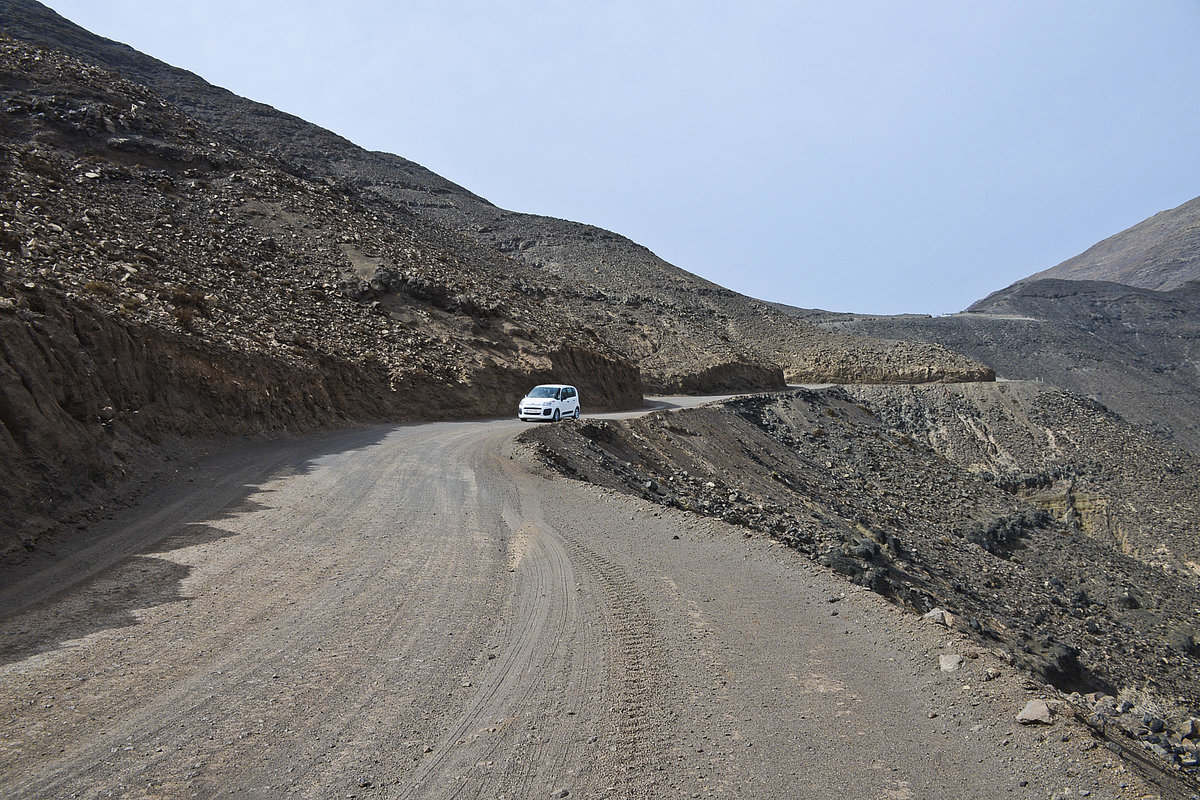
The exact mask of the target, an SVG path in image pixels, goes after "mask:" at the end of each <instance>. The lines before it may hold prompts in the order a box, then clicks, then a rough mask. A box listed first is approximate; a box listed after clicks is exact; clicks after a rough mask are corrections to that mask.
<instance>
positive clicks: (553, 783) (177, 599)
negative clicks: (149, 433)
mask: <svg viewBox="0 0 1200 800" xmlns="http://www.w3.org/2000/svg"><path fill="white" fill-rule="evenodd" d="M521 427H522V426H521V425H520V424H519V423H514V422H509V421H500V422H479V423H435V424H428V425H416V426H404V427H387V428H372V429H360V430H355V431H348V432H343V433H337V434H329V435H324V436H321V437H317V438H310V439H302V440H289V441H284V442H275V443H269V444H262V443H259V444H253V445H247V446H245V447H243V448H240V449H235V450H228V451H225V452H224V453H222V454H220V455H216V456H213V457H211V458H209V459H207V460H206V461H203V462H201V463H199V464H198V465H197V466H196V467H195V469H194V470H192V471H191V472H190V473H189V474H185V475H182V476H181V480H180V481H179V482H177V483H175V484H172V485H170V486H165V487H163V489H162V490H161V491H160V492H158V493H157V494H156V495H155V496H154V497H152V498H150V499H149V500H148V501H147V502H146V503H145V504H143V505H142V506H141V507H139V508H137V509H134V510H132V511H130V512H128V513H125V514H123V515H122V516H121V517H120V518H118V519H114V520H112V521H110V522H109V523H106V524H104V525H102V526H98V527H97V528H96V529H94V530H92V531H90V532H89V535H90V537H91V542H92V544H91V546H90V549H82V550H79V551H78V552H75V553H74V554H71V555H67V556H66V557H65V558H64V559H63V560H62V561H61V562H59V564H58V566H57V567H55V568H51V569H45V570H42V571H40V572H38V573H36V574H33V575H26V576H24V577H23V578H21V577H20V576H9V577H8V578H7V579H6V580H5V582H4V584H3V589H0V615H2V621H0V630H2V631H3V646H2V649H0V661H2V667H0V670H2V672H0V674H2V676H3V677H2V680H0V686H2V687H3V690H2V691H3V694H2V695H0V795H3V796H5V797H14V798H18V797H30V798H32V797H72V796H78V797H215V796H218V795H220V796H237V797H272V798H273V797H282V796H296V797H314V798H315V797H320V798H326V797H351V796H355V797H361V798H369V797H381V798H384V797H385V798H407V797H413V798H417V797H496V798H499V797H509V798H524V797H532V798H536V797H550V796H559V797H565V796H568V795H567V794H566V793H568V792H569V796H572V797H755V798H773V797H774V798H785V797H788V798H790V797H797V796H812V797H895V798H905V797H911V798H939V797H945V798H970V797H980V798H983V797H988V798H992V797H995V796H997V795H1004V796H1012V797H1030V798H1048V797H1052V796H1055V795H1056V794H1057V796H1059V797H1067V796H1091V797H1100V798H1118V797H1141V796H1144V795H1146V794H1148V793H1149V792H1150V790H1149V789H1148V788H1147V786H1146V785H1144V784H1142V783H1141V782H1140V779H1138V778H1137V777H1136V776H1135V775H1133V774H1132V773H1131V772H1128V771H1127V769H1126V767H1125V766H1124V765H1123V764H1122V763H1121V762H1120V760H1119V759H1117V758H1116V757H1115V756H1114V755H1113V754H1112V753H1111V752H1109V751H1108V750H1106V749H1105V748H1104V747H1097V746H1095V744H1094V743H1093V742H1092V740H1091V739H1090V737H1089V735H1088V734H1087V733H1086V731H1085V730H1084V729H1083V728H1081V727H1077V726H1076V725H1075V724H1074V723H1073V722H1071V721H1069V720H1067V719H1062V718H1060V719H1059V720H1057V721H1056V722H1055V724H1054V725H1053V726H1050V727H1023V726H1020V725H1018V724H1016V722H1015V721H1014V717H1015V715H1016V714H1017V712H1018V711H1020V710H1021V708H1022V707H1023V706H1024V704H1025V702H1026V701H1027V700H1028V699H1029V698H1031V697H1035V696H1045V697H1050V698H1052V697H1053V695H1052V693H1049V692H1046V690H1045V687H1038V686H1033V685H1031V684H1027V683H1026V681H1025V679H1024V678H1023V677H1022V676H1021V675H1019V674H1017V673H1016V672H1015V671H1013V670H1011V669H1010V668H1008V667H1007V666H1006V665H1005V664H1004V663H1003V662H1002V661H1001V660H1000V659H999V658H997V657H995V656H994V655H993V654H991V653H990V652H987V651H982V650H980V649H979V648H977V647H975V646H973V645H971V644H970V643H968V642H966V641H965V640H963V639H962V638H961V637H960V636H958V635H957V634H954V633H952V632H950V631H947V630H946V629H945V628H942V627H940V626H936V625H933V624H932V623H926V622H922V621H920V620H919V619H917V618H915V617H914V616H912V615H909V614H906V613H904V612H902V611H900V610H898V609H895V608H894V607H892V606H890V605H888V604H887V603H886V602H885V601H883V600H882V599H880V598H879V597H877V596H875V595H872V594H870V593H868V592H866V591H865V590H861V589H859V588H857V587H853V586H851V585H849V584H848V583H847V582H845V581H843V580H841V579H838V578H835V577H831V576H829V575H827V574H826V573H824V572H823V571H821V570H819V569H818V568H817V567H814V566H812V565H810V564H809V563H807V562H806V561H804V560H802V559H801V558H800V557H799V556H798V555H796V554H795V553H792V552H790V551H788V550H786V549H784V548H781V547H778V546H776V545H773V544H772V543H770V542H769V541H767V540H765V539H759V538H745V536H744V533H743V531H742V529H740V528H733V527H729V526H726V525H724V524H722V523H720V522H717V521H715V520H707V519H701V518H698V517H696V516H694V515H692V514H690V513H688V512H683V511H674V510H664V509H661V508H658V507H656V506H652V505H650V504H647V503H644V502H643V501H641V500H638V499H636V498H630V497H626V496H622V495H618V494H615V493H608V492H605V491H603V490H600V489H597V488H594V487H588V486H585V485H582V484H578V483H575V482H572V481H568V480H564V479H561V478H553V477H551V476H548V475H546V474H543V473H540V472H539V471H538V467H537V466H536V464H535V462H534V461H533V460H532V459H529V458H527V457H526V455H525V454H523V453H522V452H519V451H516V450H514V446H513V443H512V437H513V435H514V434H515V433H516V432H517V431H518V430H520V429H521ZM951 654H955V655H961V656H964V657H965V660H964V664H963V666H962V667H961V668H960V669H959V670H957V671H955V672H943V671H942V670H941V669H940V667H939V657H940V656H942V655H951ZM1085 793H1086V794H1085Z"/></svg>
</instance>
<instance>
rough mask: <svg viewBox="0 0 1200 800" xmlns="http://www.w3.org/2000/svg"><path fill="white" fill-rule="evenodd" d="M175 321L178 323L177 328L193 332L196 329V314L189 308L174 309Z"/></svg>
mask: <svg viewBox="0 0 1200 800" xmlns="http://www.w3.org/2000/svg"><path fill="white" fill-rule="evenodd" d="M172 313H173V314H174V315H175V321H176V322H177V323H179V327H181V328H183V329H184V330H185V331H190V330H193V329H194V328H195V327H196V313H195V312H194V311H192V310H191V309H190V308H176V309H175V310H174V311H173V312H172Z"/></svg>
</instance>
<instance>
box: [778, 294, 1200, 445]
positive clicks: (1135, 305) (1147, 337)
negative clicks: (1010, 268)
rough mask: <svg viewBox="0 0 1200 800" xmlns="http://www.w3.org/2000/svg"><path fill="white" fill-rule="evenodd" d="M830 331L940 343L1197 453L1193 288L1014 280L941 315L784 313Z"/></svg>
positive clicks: (1198, 346) (1199, 405)
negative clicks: (1087, 400) (1088, 400)
mask: <svg viewBox="0 0 1200 800" xmlns="http://www.w3.org/2000/svg"><path fill="white" fill-rule="evenodd" d="M793 313H796V314H801V315H803V316H804V317H805V318H806V319H808V320H809V321H812V322H815V323H816V324H819V325H821V326H822V327H825V328H827V329H829V330H838V331H853V332H858V333H863V334H869V335H875V336H895V337H909V338H914V339H921V340H924V341H930V342H941V343H942V344H945V345H947V346H951V347H954V348H956V349H957V350H960V351H961V352H963V353H967V354H969V355H971V356H972V357H974V358H977V359H979V360H980V361H983V362H984V363H987V364H989V365H991V366H992V367H994V368H995V369H996V371H997V373H999V375H1000V376H1001V377H1003V378H1011V379H1021V380H1035V381H1043V382H1045V383H1047V384H1050V385H1053V386H1057V387H1059V388H1061V389H1065V390H1067V391H1071V392H1075V393H1077V394H1081V395H1084V396H1087V397H1092V398H1095V399H1096V400H1099V401H1100V402H1102V403H1103V404H1105V405H1106V406H1108V407H1109V408H1111V409H1113V410H1114V411H1117V412H1119V413H1120V414H1121V415H1122V416H1124V417H1125V418H1127V419H1129V420H1130V421H1132V422H1137V423H1139V424H1141V425H1143V426H1145V427H1148V428H1151V429H1153V430H1156V431H1159V432H1161V433H1163V434H1164V435H1167V436H1170V437H1173V438H1174V439H1175V441H1177V442H1179V443H1180V444H1183V445H1185V446H1187V447H1190V448H1191V449H1192V450H1194V451H1197V452H1200V370H1198V367H1197V365H1198V364H1200V360H1198V359H1200V283H1197V282H1190V283H1185V284H1183V285H1182V286H1180V287H1179V288H1177V289H1172V290H1170V291H1154V290H1150V289H1139V288H1136V287H1131V286H1125V285H1122V284H1117V283H1110V282H1102V281H1066V280H1057V279H1044V280H1037V281H1029V282H1020V283H1016V284H1014V285H1012V286H1010V287H1009V288H1007V289H1004V290H1002V291H999V292H996V293H994V294H992V295H990V296H989V297H987V298H985V299H983V300H981V301H979V302H977V303H975V304H974V305H972V306H971V308H970V309H969V310H968V312H966V313H962V314H954V315H950V316H945V317H928V316H919V315H903V316H893V317H875V316H861V315H851V314H826V313H824V312H803V311H800V310H793Z"/></svg>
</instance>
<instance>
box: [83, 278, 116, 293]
mask: <svg viewBox="0 0 1200 800" xmlns="http://www.w3.org/2000/svg"><path fill="white" fill-rule="evenodd" d="M83 288H84V289H86V290H87V291H88V292H90V293H91V294H94V295H96V296H98V297H116V296H117V290H116V289H114V288H113V287H112V284H110V283H106V282H104V281H88V282H87V283H85V284H84V285H83Z"/></svg>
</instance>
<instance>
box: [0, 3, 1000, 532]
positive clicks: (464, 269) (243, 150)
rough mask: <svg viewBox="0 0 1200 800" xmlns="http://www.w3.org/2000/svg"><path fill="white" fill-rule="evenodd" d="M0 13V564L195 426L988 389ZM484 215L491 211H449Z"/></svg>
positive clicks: (65, 27)
mask: <svg viewBox="0 0 1200 800" xmlns="http://www.w3.org/2000/svg"><path fill="white" fill-rule="evenodd" d="M0 18H2V19H3V22H4V29H3V36H0V103H2V112H3V113H2V114H0V174H2V175H3V178H4V180H3V191H4V194H5V199H6V203H5V204H4V205H3V207H0V265H2V267H3V276H2V281H0V327H2V328H3V334H4V336H3V340H2V342H3V344H2V348H0V354H2V355H3V358H2V359H0V421H3V430H2V431H0V449H2V452H3V456H4V463H5V465H6V469H7V470H8V471H7V472H6V475H5V476H4V477H5V478H6V479H5V480H3V481H0V487H2V488H0V493H2V494H0V499H2V500H3V502H4V507H5V508H6V509H10V510H12V511H13V514H11V515H8V516H7V517H6V519H5V520H4V521H3V522H0V539H2V541H0V552H6V551H12V550H13V549H14V548H20V547H22V546H33V545H34V544H35V543H36V542H38V541H42V540H43V539H44V534H46V533H47V532H49V531H52V530H54V529H55V527H56V526H57V525H59V524H61V523H62V522H63V521H64V520H68V519H72V518H75V516H76V515H77V514H78V513H81V512H82V510H84V509H87V508H90V507H93V506H94V505H95V504H96V503H97V502H101V501H102V499H103V498H105V497H109V496H110V494H111V492H112V491H113V490H114V489H115V488H116V487H117V486H118V485H119V484H121V483H123V482H124V480H125V476H127V475H128V474H130V473H133V472H138V471H141V470H142V467H144V466H145V464H146V463H147V462H148V461H153V460H154V458H155V455H154V454H155V453H156V452H157V453H158V454H159V457H161V456H162V453H163V452H165V451H163V450H162V449H161V448H162V447H163V446H165V445H166V444H168V443H169V442H170V441H171V440H172V437H181V436H182V437H189V436H197V435H224V434H231V433H233V434H238V433H254V432H259V431H263V430H276V431H281V430H304V429H309V428H312V427H315V426H321V425H328V424H342V423H345V422H347V421H354V420H367V419H380V418H388V419H435V418H449V417H463V416H479V415H495V414H507V413H511V411H512V409H513V407H514V406H515V403H516V401H517V399H519V397H520V396H521V395H522V394H523V392H524V390H525V389H526V388H527V387H528V386H529V385H531V384H532V383H535V382H538V381H545V380H551V379H556V380H565V381H570V382H573V383H575V384H577V385H579V387H580V389H581V392H582V395H583V397H584V401H585V409H586V410H596V409H603V408H622V407H632V406H636V405H638V404H639V403H640V402H641V396H642V392H643V390H644V388H646V387H649V388H652V389H657V390H669V391H676V392H687V391H698V392H704V391H719V390H726V389H748V388H758V389H766V388H773V387H775V388H778V387H782V385H783V381H784V370H785V369H786V370H787V371H788V372H789V374H792V375H793V376H798V377H801V378H804V379H807V380H820V381H834V380H854V379H870V380H880V381H922V380H938V379H946V380H967V379H978V378H981V377H982V378H987V377H990V376H991V372H990V370H989V369H988V368H986V367H984V366H983V365H980V364H978V363H976V362H973V361H971V360H970V359H967V358H965V357H963V356H960V355H957V354H955V353H953V352H951V351H949V350H947V349H946V348H944V347H941V346H938V345H929V344H923V343H916V344H909V343H902V342H886V341H880V340H875V339H870V338H866V337H861V336H857V335H843V334H829V333H827V332H823V331H821V330H819V329H817V328H814V327H812V326H808V325H803V324H791V323H789V320H788V319H787V318H786V317H785V316H783V315H781V314H779V313H778V312H776V311H775V310H773V309H770V308H769V307H767V306H765V305H764V304H762V303H759V302H758V301H754V300H750V299H749V298H745V297H741V296H740V295H736V294H734V293H732V292H728V291H727V290H724V289H721V288H720V287H717V286H714V285H712V284H709V283H707V282H706V281H703V280H701V279H699V278H696V277H695V276H691V275H689V274H687V273H685V272H683V271H682V270H679V269H676V268H674V267H672V266H670V265H668V264H665V262H662V261H661V260H659V259H657V258H656V257H654V256H653V254H651V253H650V252H649V251H647V250H645V249H644V248H641V247H638V246H637V245H634V244H633V243H632V242H629V241H628V240H625V239H623V238H621V237H618V236H616V235H615V234H611V233H609V232H606V231H600V230H599V229H596V228H591V227H588V226H583V225H576V224H574V223H564V222H561V221H557V220H545V219H542V218H537V217H528V216H524V215H512V214H509V213H508V212H504V211H501V210H499V209H496V208H495V207H493V206H491V205H490V204H487V203H486V202H484V201H482V200H480V199H479V198H475V197H474V196H473V195H471V194H470V193H469V192H467V191H466V190H463V189H461V188H459V187H455V186H453V185H451V184H449V183H447V182H445V181H444V180H442V179H441V178H438V177H437V176H436V175H433V174H432V173H429V172H428V171H426V170H423V169H421V168H420V167H418V166H417V165H415V164H412V163H411V162H408V161H405V160H404V159H401V158H399V157H396V156H391V155H387V154H377V153H368V152H366V151H364V150H362V149H361V148H358V147H356V146H354V145H353V144H351V143H349V142H347V141H345V140H342V139H340V138H338V137H336V136H334V135H333V134H331V133H329V132H328V131H324V130H322V129H320V128H317V127H315V126H312V125H309V124H308V123H304V122H303V121H301V120H298V119H296V118H294V117H289V116H287V115H284V114H281V113H279V112H277V111H275V110H274V109H270V108H268V107H266V106H262V105H259V104H256V103H253V102H251V101H248V100H244V99H242V98H238V97H236V96H234V95H232V94H230V93H229V92H226V91H224V90H221V89H218V88H216V87H212V86H210V85H209V84H207V83H205V82H204V81H202V80H200V79H199V78H197V77H196V76H194V75H190V74H188V73H185V72H182V71H180V70H176V69H173V68H171V67H168V66H167V65H165V64H162V63H161V62H157V61H155V60H153V59H150V58H148V57H146V56H144V55H141V54H139V53H137V52H136V51H133V50H131V49H130V48H128V47H125V46H123V45H118V44H115V43H113V42H109V41H107V40H103V39H100V38H98V37H95V36H93V35H92V34H90V33H88V32H86V31H84V30H82V29H80V28H78V27H76V26H74V25H72V24H71V23H69V22H67V21H66V20H63V19H62V18H60V17H58V16H57V15H55V14H53V12H51V11H49V10H48V9H46V8H45V7H43V6H41V5H39V4H37V3H33V2H27V1H24V0H0ZM68 51H70V52H68ZM72 53H73V54H74V55H72ZM459 206H463V207H468V206H469V207H470V208H473V209H475V212H473V213H474V214H475V216H472V217H471V220H473V221H470V220H467V218H466V217H463V218H458V217H454V218H452V217H451V216H447V212H446V209H450V208H458V207H459ZM439 209H440V210H439ZM485 217H486V218H487V219H493V218H496V219H500V218H503V219H504V220H508V222H506V223H505V224H511V225H517V223H518V222H520V223H521V225H523V226H525V227H521V226H520V225H519V226H518V228H520V230H522V231H524V233H522V234H521V235H522V236H526V237H527V238H528V240H529V241H532V240H537V241H538V242H540V243H541V244H540V245H538V246H539V247H542V248H544V249H542V250H538V249H537V248H531V247H526V246H525V244H524V243H525V242H526V239H522V240H521V242H522V243H521V244H520V245H513V246H510V245H511V244H512V243H511V242H510V241H509V240H508V239H505V238H504V237H500V238H497V236H496V235H493V233H494V231H493V232H491V233H489V232H488V231H485V230H483V228H486V227H487V226H486V225H484V224H483V223H482V222H481V220H483V219H484V218H485ZM493 221H495V220H494V219H493ZM497 224H498V223H497ZM513 230H516V228H514V229H513ZM507 235H508V234H505V236H507ZM502 239H503V241H502ZM545 248H549V249H545ZM551 251H554V252H557V253H558V255H557V256H555V257H554V258H550V256H548V255H545V253H549V252H551ZM531 253H542V254H543V255H542V256H536V257H535V256H534V255H530V254H531ZM543 256H544V257H543Z"/></svg>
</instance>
